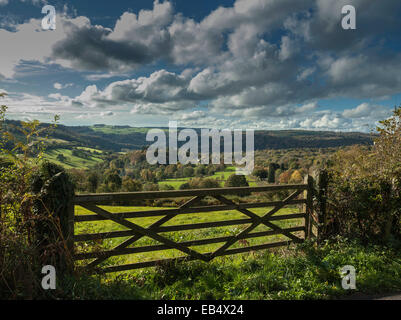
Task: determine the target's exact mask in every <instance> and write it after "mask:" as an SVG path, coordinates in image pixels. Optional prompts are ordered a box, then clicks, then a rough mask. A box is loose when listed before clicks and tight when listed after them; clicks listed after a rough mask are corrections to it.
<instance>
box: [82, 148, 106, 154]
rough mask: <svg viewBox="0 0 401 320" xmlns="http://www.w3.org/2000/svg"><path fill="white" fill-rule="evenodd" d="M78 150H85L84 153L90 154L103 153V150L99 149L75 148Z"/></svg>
mask: <svg viewBox="0 0 401 320" xmlns="http://www.w3.org/2000/svg"><path fill="white" fill-rule="evenodd" d="M77 149H79V150H85V151H90V152H95V153H96V152H97V153H103V150H99V149H94V148H87V147H77Z"/></svg>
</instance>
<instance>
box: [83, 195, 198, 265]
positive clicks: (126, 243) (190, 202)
mask: <svg viewBox="0 0 401 320" xmlns="http://www.w3.org/2000/svg"><path fill="white" fill-rule="evenodd" d="M201 199H202V197H200V196H196V197H193V198H192V199H190V200H188V201H187V202H186V203H184V204H183V205H182V206H181V207H180V208H186V207H189V206H191V205H193V204H195V203H197V202H199V201H200V200H201ZM174 217H175V215H170V216H165V217H163V218H161V219H160V220H158V221H156V222H155V223H153V224H152V225H150V227H149V228H148V229H150V230H153V229H155V228H157V227H160V226H161V225H163V224H164V223H166V222H167V221H169V220H171V219H173V218H174ZM142 237H143V236H142V235H140V234H139V235H138V234H135V235H134V236H132V237H131V238H129V239H127V240H125V241H124V242H123V243H120V244H119V245H118V246H116V247H115V248H113V250H118V249H122V248H126V247H128V246H129V245H131V244H133V243H135V242H136V241H138V240H139V239H141V238H142ZM107 258H108V257H107V256H104V257H101V258H98V259H96V260H94V261H92V262H91V263H90V264H89V265H88V267H94V266H96V265H98V264H99V263H101V262H103V261H105V260H106V259H107Z"/></svg>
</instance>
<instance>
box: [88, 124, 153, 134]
mask: <svg viewBox="0 0 401 320" xmlns="http://www.w3.org/2000/svg"><path fill="white" fill-rule="evenodd" d="M90 128H91V129H92V130H93V131H95V132H101V133H105V134H123V135H127V134H132V133H147V132H148V131H149V129H150V128H134V127H129V128H125V127H115V126H99V127H98V126H92V127H90Z"/></svg>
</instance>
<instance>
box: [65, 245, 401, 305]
mask: <svg viewBox="0 0 401 320" xmlns="http://www.w3.org/2000/svg"><path fill="white" fill-rule="evenodd" d="M400 263H401V255H400V251H397V250H391V249H388V248H384V247H379V246H371V245H370V246H362V245H361V244H359V243H358V242H355V241H347V240H341V239H336V240H335V241H332V242H327V243H325V244H324V245H323V246H321V247H315V246H313V245H312V244H310V243H305V244H302V245H299V246H298V247H290V248H287V249H280V250H279V251H266V252H259V253H250V254H242V255H236V256H232V257H225V258H219V259H217V260H213V261H212V262H209V263H204V262H200V261H193V262H185V263H165V264H161V265H160V266H158V267H156V268H154V269H153V268H149V269H144V270H140V271H132V272H130V273H126V274H125V275H123V274H121V275H110V276H107V277H104V278H100V277H91V278H87V277H83V278H82V279H78V280H77V281H76V282H71V283H70V285H69V286H66V285H63V288H66V289H65V290H64V292H63V293H64V295H63V298H70V299H164V300H189V299H194V300H199V299H212V300H222V299H224V300H225V299H229V300H230V299H251V300H252V299H256V300H270V299H279V300H283V299H285V300H287V299H336V298H339V297H344V296H347V295H350V294H353V293H355V292H362V293H365V294H376V293H388V292H397V291H400V290H401V268H400ZM344 265H353V266H354V267H355V268H356V271H357V278H356V284H357V290H356V291H349V290H348V291H346V290H344V289H342V287H341V280H342V275H341V274H340V270H341V268H342V267H343V266H344Z"/></svg>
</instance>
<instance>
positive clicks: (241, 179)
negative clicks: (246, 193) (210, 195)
mask: <svg viewBox="0 0 401 320" xmlns="http://www.w3.org/2000/svg"><path fill="white" fill-rule="evenodd" d="M224 186H225V187H249V184H248V181H247V180H246V177H245V176H244V175H238V174H232V175H230V176H229V177H228V179H227V181H226V183H225V185H224Z"/></svg>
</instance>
